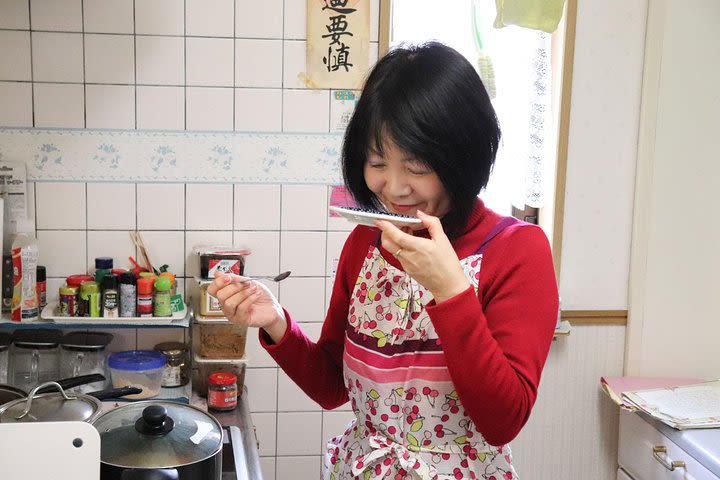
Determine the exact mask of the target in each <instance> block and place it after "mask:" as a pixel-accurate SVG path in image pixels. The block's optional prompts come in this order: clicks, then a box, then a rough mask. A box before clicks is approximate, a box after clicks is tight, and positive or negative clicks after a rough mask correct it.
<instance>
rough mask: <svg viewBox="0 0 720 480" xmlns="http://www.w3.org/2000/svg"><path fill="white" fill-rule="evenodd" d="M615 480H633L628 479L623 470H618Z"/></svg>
mask: <svg viewBox="0 0 720 480" xmlns="http://www.w3.org/2000/svg"><path fill="white" fill-rule="evenodd" d="M615 480H633V479H632V478H630V477H628V474H627V473H625V470H623V469H622V468H618V471H617V478H616V479H615Z"/></svg>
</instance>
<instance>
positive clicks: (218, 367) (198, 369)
mask: <svg viewBox="0 0 720 480" xmlns="http://www.w3.org/2000/svg"><path fill="white" fill-rule="evenodd" d="M247 363H248V360H247V358H246V357H243V358H239V359H237V360H215V359H207V358H201V357H199V356H198V355H197V354H195V356H194V357H193V369H192V387H193V390H195V392H197V394H198V395H200V396H201V397H206V396H207V391H208V376H209V375H210V374H213V373H218V372H227V373H232V374H234V375H235V376H236V377H237V388H238V396H240V395H241V394H242V389H243V385H245V368H246V367H247Z"/></svg>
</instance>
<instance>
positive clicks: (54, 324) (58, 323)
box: [0, 302, 190, 329]
mask: <svg viewBox="0 0 720 480" xmlns="http://www.w3.org/2000/svg"><path fill="white" fill-rule="evenodd" d="M56 307H57V302H50V303H48V304H47V305H46V306H45V308H43V311H42V313H41V314H40V320H37V321H34V322H14V321H12V320H10V315H9V314H7V313H3V314H2V317H0V329H2V328H8V329H10V328H12V329H34V328H35V329H37V328H81V329H86V328H187V327H189V326H190V309H189V308H188V307H187V305H186V306H185V308H184V309H183V310H180V311H179V312H175V313H173V316H172V317H118V318H113V319H109V318H104V317H59V316H56V315H54V313H55V309H56Z"/></svg>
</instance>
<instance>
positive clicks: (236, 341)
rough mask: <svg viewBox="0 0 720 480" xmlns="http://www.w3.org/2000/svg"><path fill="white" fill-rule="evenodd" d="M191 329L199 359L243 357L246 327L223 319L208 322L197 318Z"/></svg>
mask: <svg viewBox="0 0 720 480" xmlns="http://www.w3.org/2000/svg"><path fill="white" fill-rule="evenodd" d="M192 328H193V335H194V336H195V338H196V341H195V348H196V350H195V351H196V352H197V353H198V354H199V355H200V357H202V358H211V359H233V360H237V359H240V358H243V356H244V355H245V344H246V341H247V326H246V325H242V324H239V323H231V322H228V321H227V320H226V319H224V318H223V319H222V320H219V319H218V320H209V321H208V320H206V319H203V318H202V317H198V318H197V323H196V324H195V325H193V327H192Z"/></svg>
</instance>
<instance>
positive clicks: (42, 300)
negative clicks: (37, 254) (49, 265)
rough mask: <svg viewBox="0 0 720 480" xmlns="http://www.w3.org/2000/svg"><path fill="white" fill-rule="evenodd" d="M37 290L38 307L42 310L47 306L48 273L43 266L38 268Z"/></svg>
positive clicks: (36, 277)
mask: <svg viewBox="0 0 720 480" xmlns="http://www.w3.org/2000/svg"><path fill="white" fill-rule="evenodd" d="M35 279H36V280H35V288H36V290H37V297H38V307H39V308H40V310H42V309H43V308H45V305H47V272H46V270H45V267H44V266H43V265H38V266H37V273H36V276H35Z"/></svg>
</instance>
